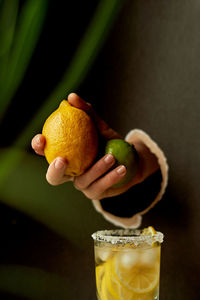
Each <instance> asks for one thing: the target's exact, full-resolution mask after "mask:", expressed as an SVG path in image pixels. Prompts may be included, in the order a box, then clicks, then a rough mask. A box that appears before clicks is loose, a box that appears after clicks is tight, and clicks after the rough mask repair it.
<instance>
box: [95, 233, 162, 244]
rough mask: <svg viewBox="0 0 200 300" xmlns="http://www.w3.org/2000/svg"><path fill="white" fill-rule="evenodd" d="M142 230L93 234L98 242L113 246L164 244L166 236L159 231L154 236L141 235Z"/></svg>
mask: <svg viewBox="0 0 200 300" xmlns="http://www.w3.org/2000/svg"><path fill="white" fill-rule="evenodd" d="M141 232H142V230H140V229H116V230H100V231H97V232H94V233H93V234H92V238H93V239H94V240H95V241H98V242H105V243H109V244H112V245H121V244H123V245H125V244H134V245H139V244H140V243H148V244H150V245H152V244H153V243H155V242H159V243H162V242H163V238H164V235H163V233H162V232H159V231H157V232H156V233H155V234H154V235H141Z"/></svg>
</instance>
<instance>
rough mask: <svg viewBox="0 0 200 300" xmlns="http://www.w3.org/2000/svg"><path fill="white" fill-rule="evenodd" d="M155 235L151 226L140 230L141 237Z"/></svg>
mask: <svg viewBox="0 0 200 300" xmlns="http://www.w3.org/2000/svg"><path fill="white" fill-rule="evenodd" d="M155 234H156V230H155V229H154V228H153V226H148V227H147V228H144V229H143V230H142V234H141V235H150V236H153V235H155Z"/></svg>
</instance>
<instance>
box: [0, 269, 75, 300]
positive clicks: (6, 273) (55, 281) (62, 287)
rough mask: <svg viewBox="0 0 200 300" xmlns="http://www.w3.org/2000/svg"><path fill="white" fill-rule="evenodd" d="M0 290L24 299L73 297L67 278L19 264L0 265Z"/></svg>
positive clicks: (49, 299) (70, 284)
mask: <svg viewBox="0 0 200 300" xmlns="http://www.w3.org/2000/svg"><path fill="white" fill-rule="evenodd" d="M0 278H1V280H0V290H1V291H3V292H7V293H9V294H13V295H16V296H19V297H23V298H24V299H31V300H44V299H48V300H55V299H56V300H65V299H73V288H72V287H73V285H72V282H71V281H70V279H69V278H63V277H61V276H58V275H56V274H52V273H48V272H45V271H43V270H40V269H36V268H31V267H25V266H19V265H1V266H0Z"/></svg>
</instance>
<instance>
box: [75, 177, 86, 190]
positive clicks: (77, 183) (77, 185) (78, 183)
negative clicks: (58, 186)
mask: <svg viewBox="0 0 200 300" xmlns="http://www.w3.org/2000/svg"><path fill="white" fill-rule="evenodd" d="M74 187H75V188H76V189H77V190H83V189H84V188H85V184H84V182H83V181H82V180H81V179H80V178H78V177H77V178H75V179H74Z"/></svg>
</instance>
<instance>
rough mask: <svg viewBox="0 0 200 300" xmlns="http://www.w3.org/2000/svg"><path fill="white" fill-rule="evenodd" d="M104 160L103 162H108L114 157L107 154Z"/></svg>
mask: <svg viewBox="0 0 200 300" xmlns="http://www.w3.org/2000/svg"><path fill="white" fill-rule="evenodd" d="M104 161H105V163H107V164H110V163H111V162H113V161H114V157H113V156H112V155H111V154H107V155H106V157H105V159H104Z"/></svg>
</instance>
